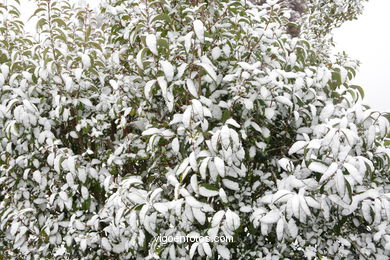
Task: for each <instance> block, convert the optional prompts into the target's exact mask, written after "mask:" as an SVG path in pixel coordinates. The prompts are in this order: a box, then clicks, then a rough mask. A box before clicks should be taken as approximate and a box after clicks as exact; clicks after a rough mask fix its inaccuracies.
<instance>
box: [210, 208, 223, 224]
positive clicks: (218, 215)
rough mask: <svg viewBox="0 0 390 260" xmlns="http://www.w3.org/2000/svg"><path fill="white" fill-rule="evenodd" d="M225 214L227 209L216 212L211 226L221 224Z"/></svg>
mask: <svg viewBox="0 0 390 260" xmlns="http://www.w3.org/2000/svg"><path fill="white" fill-rule="evenodd" d="M224 216H225V211H223V210H220V211H218V212H217V213H215V214H214V216H213V218H212V220H211V226H212V227H217V226H219V224H221V221H222V219H223V217H224Z"/></svg>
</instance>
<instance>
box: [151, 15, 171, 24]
mask: <svg viewBox="0 0 390 260" xmlns="http://www.w3.org/2000/svg"><path fill="white" fill-rule="evenodd" d="M170 20H171V18H170V17H169V15H168V14H159V15H156V16H155V17H154V18H153V19H152V23H154V22H156V21H165V22H166V23H167V24H169V23H170Z"/></svg>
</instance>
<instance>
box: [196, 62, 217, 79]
mask: <svg viewBox="0 0 390 260" xmlns="http://www.w3.org/2000/svg"><path fill="white" fill-rule="evenodd" d="M196 65H199V66H201V67H202V68H203V69H204V70H205V71H206V72H207V74H208V75H209V76H210V77H211V79H212V80H214V81H215V82H216V81H217V73H215V70H214V69H213V67H211V66H210V64H207V63H204V62H202V63H197V64H196Z"/></svg>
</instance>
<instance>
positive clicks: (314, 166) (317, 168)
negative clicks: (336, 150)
mask: <svg viewBox="0 0 390 260" xmlns="http://www.w3.org/2000/svg"><path fill="white" fill-rule="evenodd" d="M309 169H310V170H312V171H313V172H319V173H322V174H325V172H326V171H327V170H328V166H326V165H325V164H323V163H320V162H316V161H314V162H312V163H310V165H309Z"/></svg>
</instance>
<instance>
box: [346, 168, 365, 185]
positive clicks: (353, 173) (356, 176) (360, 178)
mask: <svg viewBox="0 0 390 260" xmlns="http://www.w3.org/2000/svg"><path fill="white" fill-rule="evenodd" d="M343 166H344V168H345V169H347V171H348V172H349V174H350V175H351V176H352V178H354V180H355V181H356V182H357V183H359V184H362V183H363V176H362V175H360V173H359V171H358V170H357V169H356V168H355V166H353V165H352V164H349V163H344V164H343Z"/></svg>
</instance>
